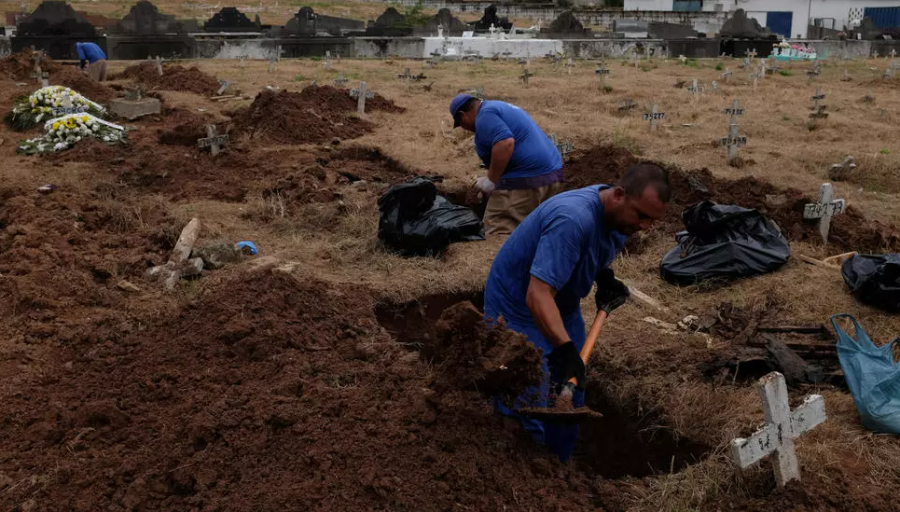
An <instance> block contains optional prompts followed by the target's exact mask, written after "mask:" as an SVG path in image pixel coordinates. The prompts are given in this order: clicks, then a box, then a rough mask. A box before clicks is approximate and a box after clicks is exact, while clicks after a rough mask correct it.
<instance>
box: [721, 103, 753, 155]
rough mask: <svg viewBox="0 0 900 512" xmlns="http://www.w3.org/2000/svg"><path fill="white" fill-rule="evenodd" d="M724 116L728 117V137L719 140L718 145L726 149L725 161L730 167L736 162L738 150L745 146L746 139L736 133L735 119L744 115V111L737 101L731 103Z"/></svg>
mask: <svg viewBox="0 0 900 512" xmlns="http://www.w3.org/2000/svg"><path fill="white" fill-rule="evenodd" d="M725 114H727V115H728V116H729V121H728V136H727V137H722V138H721V139H719V145H721V146H725V147H726V148H728V156H727V157H726V161H727V162H728V165H731V164H733V163H734V161H735V160H737V156H738V148H739V147H741V146H746V145H747V137H742V136H741V135H740V134H739V133H738V125H737V118H738V117H739V116H742V115H744V109H743V108H741V105H740V101H738V100H737V99H735V100H734V101H732V102H731V108H726V109H725Z"/></svg>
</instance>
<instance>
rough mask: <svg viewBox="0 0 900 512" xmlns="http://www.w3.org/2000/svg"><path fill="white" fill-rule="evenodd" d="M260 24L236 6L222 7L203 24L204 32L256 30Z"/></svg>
mask: <svg viewBox="0 0 900 512" xmlns="http://www.w3.org/2000/svg"><path fill="white" fill-rule="evenodd" d="M259 30H260V26H259V24H258V23H255V22H253V21H251V20H250V18H248V17H247V15H246V14H244V13H242V12H241V11H239V10H238V9H237V7H223V8H222V10H220V11H219V12H217V13H215V14H213V15H212V17H211V18H210V19H209V20H208V21H207V22H206V23H204V24H203V31H204V32H258V31H259Z"/></svg>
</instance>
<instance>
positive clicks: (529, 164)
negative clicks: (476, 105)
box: [475, 100, 562, 179]
mask: <svg viewBox="0 0 900 512" xmlns="http://www.w3.org/2000/svg"><path fill="white" fill-rule="evenodd" d="M510 137H512V138H513V139H514V140H515V141H516V143H515V147H514V148H513V154H512V158H510V159H509V164H507V166H506V170H505V171H504V173H503V178H504V179H506V178H530V177H533V176H543V175H544V174H550V173H551V172H554V171H558V170H560V169H562V156H560V154H559V150H558V149H556V146H555V145H554V144H553V141H551V140H550V137H547V135H546V134H544V132H543V131H542V130H541V129H540V128H538V125H537V124H535V122H534V121H533V120H532V119H531V117H530V116H529V115H528V114H527V113H526V112H525V111H524V110H522V109H521V108H519V107H517V106H515V105H510V104H509V103H506V102H503V101H487V100H485V101H483V102H482V103H481V108H480V109H479V110H478V116H477V117H476V118H475V152H476V153H478V158H480V159H481V161H482V162H484V165H485V166H487V167H488V168H490V166H491V150H492V149H493V148H494V144H496V143H498V142H500V141H501V140H504V139H508V138H510Z"/></svg>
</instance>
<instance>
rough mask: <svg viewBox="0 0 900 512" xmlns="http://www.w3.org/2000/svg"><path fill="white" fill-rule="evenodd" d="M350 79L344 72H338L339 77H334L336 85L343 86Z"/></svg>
mask: <svg viewBox="0 0 900 512" xmlns="http://www.w3.org/2000/svg"><path fill="white" fill-rule="evenodd" d="M349 81H350V79H349V78H347V77H345V76H344V74H343V73H338V76H337V78H335V79H334V85H336V86H338V87H341V86H343V85H344V84H346V83H347V82H349Z"/></svg>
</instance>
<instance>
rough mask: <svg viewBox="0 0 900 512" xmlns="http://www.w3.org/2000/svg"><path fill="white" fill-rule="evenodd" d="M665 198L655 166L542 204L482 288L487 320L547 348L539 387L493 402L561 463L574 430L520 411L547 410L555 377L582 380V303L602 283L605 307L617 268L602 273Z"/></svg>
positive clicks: (662, 174)
mask: <svg viewBox="0 0 900 512" xmlns="http://www.w3.org/2000/svg"><path fill="white" fill-rule="evenodd" d="M668 200H669V181H668V173H667V172H666V171H665V170H664V169H663V168H661V167H659V166H658V165H656V164H652V163H641V164H636V165H633V166H631V167H630V168H628V169H627V170H626V172H625V173H624V175H623V176H622V178H621V179H620V180H619V182H618V183H617V185H616V186H613V187H610V186H608V185H593V186H589V187H585V188H581V189H576V190H570V191H568V192H563V193H561V194H558V195H556V196H554V197H552V198H550V199H548V200H547V201H546V202H544V203H543V204H541V205H540V206H538V208H537V209H536V210H534V212H532V213H531V215H529V216H528V217H527V218H526V219H525V221H524V222H522V224H521V225H520V226H519V227H518V228H517V229H516V230H515V231H514V232H513V234H512V235H510V237H509V238H508V239H507V240H506V242H505V243H504V244H503V247H501V249H500V251H499V253H498V254H497V257H496V258H495V259H494V263H493V265H492V266H491V271H490V274H489V276H488V280H487V285H486V287H485V297H484V314H485V318H486V319H487V320H488V321H489V322H491V321H494V320H496V319H499V318H501V317H502V318H503V319H504V320H505V321H506V326H507V327H508V328H509V329H511V330H513V331H516V332H519V333H522V334H524V335H525V336H527V337H528V341H530V342H531V343H532V344H534V346H536V347H537V348H539V349H541V350H542V351H543V355H544V361H543V366H544V373H545V378H544V380H543V382H542V383H541V385H540V386H539V387H537V388H534V389H530V390H528V391H527V392H526V393H524V394H523V395H521V396H520V397H518V398H516V400H515V401H514V402H513V403H512V404H507V403H504V402H503V401H501V400H500V399H496V400H495V407H496V408H497V410H498V411H499V412H501V413H503V414H505V415H508V416H513V417H517V418H519V419H520V421H521V422H522V424H523V426H524V427H525V429H526V430H527V431H528V432H530V433H531V434H532V436H533V437H534V438H535V439H536V440H537V441H538V442H541V443H543V444H545V445H546V446H547V447H548V448H549V449H550V450H551V451H552V452H553V453H555V454H556V455H557V456H559V458H560V460H562V461H563V462H565V461H566V460H568V458H569V457H570V456H571V454H572V452H573V450H574V448H575V443H576V441H577V438H578V428H577V426H575V427H573V426H560V425H554V424H551V423H544V422H541V421H537V420H534V419H527V418H523V417H520V416H519V415H518V414H517V413H516V412H515V411H516V410H517V409H519V408H522V407H547V406H548V402H549V397H550V396H551V393H550V391H551V380H553V384H552V386H558V385H561V384H562V383H565V382H568V381H569V380H570V379H571V378H573V377H575V378H576V380H583V376H584V374H585V369H584V362H583V361H582V360H581V358H580V356H579V351H580V350H581V347H582V345H583V344H584V342H585V336H586V334H585V326H584V319H583V318H582V315H581V299H583V298H584V297H586V296H587V295H588V293H590V291H591V288H592V287H593V285H594V281H595V280H597V285H598V289H597V294H598V295H597V303H598V307H601V306H600V294H601V293H602V292H604V291H605V288H612V287H611V286H609V285H608V284H603V282H601V280H600V278H599V275H600V274H601V271H604V272H605V274H608V275H609V276H610V278H612V270H604V269H607V268H608V267H609V265H610V264H611V263H612V261H613V260H614V259H615V258H616V255H617V254H618V253H619V252H620V251H621V250H622V248H623V247H624V244H625V239H626V237H627V236H628V235H630V234H632V233H635V232H637V231H640V230H643V229H647V228H649V227H650V225H651V224H652V223H653V222H654V221H655V220H657V219H659V218H661V217H662V216H663V214H664V213H665V204H666V203H667V202H668ZM605 274H604V275H605ZM612 279H613V280H614V278H612ZM614 281H615V280H614ZM618 285H619V286H620V287H621V288H623V289H624V292H622V293H623V296H622V298H621V302H619V303H618V304H621V303H622V302H624V300H625V297H627V294H628V291H627V288H625V286H624V285H623V284H621V282H618ZM601 288H603V289H601ZM618 304H617V305H618ZM617 305H616V306H613V308H614V307H617ZM604 310H605V311H607V313H609V312H610V309H606V308H604ZM583 388H584V382H578V384H577V387H576V389H575V393H574V396H573V402H574V405H575V406H576V407H581V406H582V405H583V404H584V392H583Z"/></svg>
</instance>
